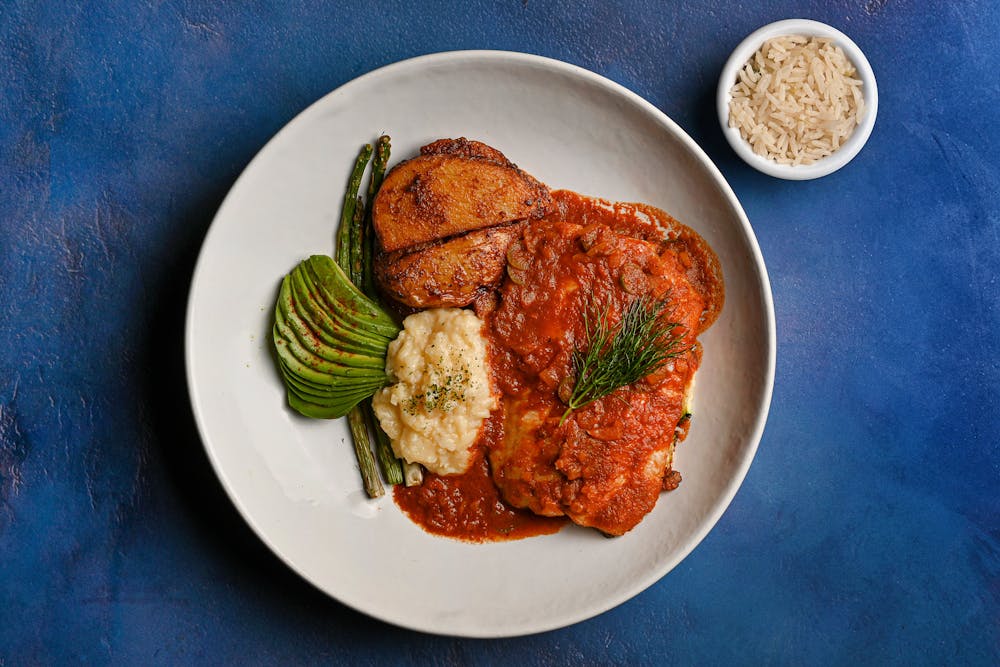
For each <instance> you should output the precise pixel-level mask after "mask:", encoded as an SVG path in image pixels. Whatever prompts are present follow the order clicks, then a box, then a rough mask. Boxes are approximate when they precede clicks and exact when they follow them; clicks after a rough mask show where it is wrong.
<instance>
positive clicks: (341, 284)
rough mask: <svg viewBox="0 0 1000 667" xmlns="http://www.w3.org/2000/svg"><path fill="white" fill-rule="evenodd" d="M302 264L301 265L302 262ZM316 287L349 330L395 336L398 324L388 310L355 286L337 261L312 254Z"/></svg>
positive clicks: (310, 267)
mask: <svg viewBox="0 0 1000 667" xmlns="http://www.w3.org/2000/svg"><path fill="white" fill-rule="evenodd" d="M300 266H301V265H300ZM305 266H306V268H307V269H308V270H309V271H311V272H312V273H311V274H310V277H311V278H312V282H313V284H314V285H315V286H316V287H317V290H316V291H317V294H318V296H319V297H320V299H319V300H320V301H324V300H325V302H326V303H327V305H328V306H329V307H330V315H331V316H332V317H333V318H335V319H338V320H339V321H341V322H343V323H344V324H345V325H346V326H347V327H348V328H350V329H361V330H362V331H365V332H369V333H375V334H379V335H381V336H383V337H384V338H387V339H389V340H392V339H394V338H395V337H396V336H398V335H399V327H398V326H397V325H396V323H395V322H394V321H393V320H392V318H391V317H390V316H389V314H388V313H386V312H385V311H383V310H382V309H381V308H379V306H378V304H376V303H375V302H374V301H372V300H371V299H369V298H368V297H367V296H365V295H364V294H363V293H362V292H361V290H359V289H358V288H357V287H355V286H354V284H353V283H352V282H351V280H350V278H348V277H347V275H346V274H345V273H344V271H343V269H341V268H340V267H339V266H338V265H337V263H336V262H334V261H333V260H332V259H331V258H329V257H326V256H324V255H313V256H312V257H310V258H309V259H308V260H306V262H305Z"/></svg>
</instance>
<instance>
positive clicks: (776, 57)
mask: <svg viewBox="0 0 1000 667" xmlns="http://www.w3.org/2000/svg"><path fill="white" fill-rule="evenodd" d="M861 86H862V83H861V79H860V78H858V73H857V70H856V69H855V68H854V65H853V64H852V63H851V61H850V60H849V59H848V58H847V56H845V55H844V52H843V51H842V50H841V48H840V47H839V46H836V45H835V44H834V43H833V42H832V41H831V40H829V39H826V38H822V37H808V38H807V37H804V36H802V35H786V36H783V37H776V38H774V39H769V40H767V41H766V42H764V45H763V46H761V47H760V50H758V51H757V52H756V53H755V54H754V55H753V57H752V58H750V60H749V61H747V63H746V65H744V67H743V69H741V70H740V72H739V80H738V81H737V82H736V84H735V85H734V86H733V87H732V88H731V89H730V91H729V92H730V94H731V95H732V101H730V103H729V127H737V128H739V130H740V134H741V135H742V136H743V138H744V139H745V140H746V141H747V143H749V144H750V146H751V147H752V148H753V152H754V153H756V154H757V155H761V156H763V157H766V158H768V159H771V160H774V161H775V162H777V163H778V164H788V165H798V164H811V163H813V162H815V161H816V160H819V159H821V158H824V157H826V156H828V155H830V154H832V153H833V152H834V151H835V150H837V149H838V148H840V146H841V145H842V144H843V143H844V141H845V140H846V139H847V137H849V136H850V134H851V132H853V131H854V128H855V127H857V125H858V123H860V122H861V116H862V115H863V112H864V108H865V99H864V95H863V94H862V92H861Z"/></svg>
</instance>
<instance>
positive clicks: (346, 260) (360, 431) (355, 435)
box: [335, 144, 385, 498]
mask: <svg viewBox="0 0 1000 667" xmlns="http://www.w3.org/2000/svg"><path fill="white" fill-rule="evenodd" d="M371 157H372V145H371V144H365V145H364V146H363V147H362V148H361V152H360V153H359V154H358V159H357V160H356V161H355V163H354V169H353V170H352V171H351V178H350V180H349V181H348V183H347V194H346V195H345V196H344V208H343V210H342V211H341V213H340V228H339V229H338V230H337V252H336V256H335V259H336V260H337V264H339V265H340V268H342V269H343V270H344V273H346V274H347V275H348V276H350V275H351V255H352V249H351V245H352V244H351V229H352V227H353V225H354V221H355V218H356V217H357V214H358V210H357V209H358V202H359V201H360V197H358V191H359V190H360V189H361V178H362V176H364V173H365V167H367V166H368V162H369V160H371ZM361 215H364V212H363V210H362V212H361ZM347 423H348V426H350V429H351V439H352V440H353V441H354V454H355V456H357V459H358V468H360V470H361V480H362V481H363V482H364V485H365V492H366V493H367V494H368V497H369V498H378V497H379V496H382V495H385V488H384V487H383V486H382V482H381V480H379V478H378V472H377V470H376V468H375V457H373V456H372V447H371V441H370V439H369V437H368V425H367V424H366V423H365V413H364V411H363V410H362V409H361V408H359V407H357V406H355V407H353V408H351V410H350V412H348V413H347Z"/></svg>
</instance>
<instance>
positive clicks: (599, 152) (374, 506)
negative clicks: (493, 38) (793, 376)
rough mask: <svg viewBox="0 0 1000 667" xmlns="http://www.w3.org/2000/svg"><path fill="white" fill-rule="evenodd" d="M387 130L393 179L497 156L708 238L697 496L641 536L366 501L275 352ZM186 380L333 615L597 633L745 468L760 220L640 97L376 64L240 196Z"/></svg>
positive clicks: (592, 87)
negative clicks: (493, 536) (282, 298)
mask: <svg viewBox="0 0 1000 667" xmlns="http://www.w3.org/2000/svg"><path fill="white" fill-rule="evenodd" d="M382 131H385V132H387V133H389V134H390V135H391V136H392V138H393V160H392V161H393V163H395V162H396V161H398V160H400V159H402V158H405V157H409V156H413V155H414V154H416V152H417V150H418V148H419V146H421V145H422V144H425V143H427V142H429V141H431V140H433V139H436V138H439V137H458V136H466V137H470V138H475V139H480V140H482V141H485V142H487V143H489V144H491V145H493V146H495V147H497V148H499V149H500V150H502V151H503V152H504V153H505V154H506V155H507V156H508V157H509V158H510V159H511V160H513V161H514V162H516V163H517V164H518V165H519V166H521V167H522V168H523V169H525V170H526V171H528V172H529V173H531V174H533V175H534V176H536V177H537V178H539V179H541V180H542V181H543V182H545V183H547V184H548V185H549V186H551V187H553V188H570V189H573V190H576V191H578V192H582V193H585V194H592V195H599V196H602V197H605V198H608V199H617V200H626V201H643V202H649V203H652V204H654V205H657V206H659V207H661V208H663V209H665V210H667V211H669V212H670V213H672V214H673V215H674V216H675V217H677V218H679V219H680V220H682V221H683V222H685V223H687V224H688V225H690V226H692V227H694V228H695V229H696V230H698V231H699V232H700V233H701V234H702V235H703V236H704V237H705V238H706V239H707V240H708V242H709V243H710V244H711V245H712V247H713V248H714V249H715V251H716V252H717V253H718V255H719V257H720V259H721V262H722V266H723V270H724V273H725V279H726V289H727V298H726V305H725V308H724V310H723V312H722V316H721V317H720V319H719V320H718V322H716V324H715V325H714V326H713V327H712V328H711V330H710V331H709V332H707V333H706V334H705V335H704V336H703V337H702V339H701V340H702V342H703V344H704V348H705V354H704V362H703V367H702V369H701V370H700V371H699V374H698V381H697V385H696V394H695V399H694V400H695V407H694V419H693V422H692V427H691V433H690V437H689V438H688V439H687V441H686V442H684V443H683V445H682V446H681V447H680V448H679V450H678V454H677V457H676V467H677V469H678V470H680V471H681V473H682V475H683V477H684V482H683V484H681V486H680V488H679V489H678V490H677V491H675V492H673V493H670V494H666V495H664V496H662V497H661V498H660V501H659V504H658V505H657V507H656V509H655V510H654V511H653V512H652V513H651V514H650V515H649V516H647V517H646V519H645V520H644V521H643V522H642V523H641V524H640V525H639V526H638V527H637V528H636V529H635V530H633V531H632V532H630V533H629V534H627V535H626V536H624V537H621V538H618V539H605V538H603V537H601V536H600V535H598V534H597V533H596V532H594V531H588V530H584V529H580V528H577V527H575V526H571V527H567V528H565V529H563V530H562V531H561V532H560V533H557V534H555V535H549V536H544V537H536V538H529V539H526V540H521V541H515V542H506V543H498V544H467V543H463V542H458V541H453V540H449V539H445V538H441V537H434V536H432V535H429V534H427V533H425V532H423V531H422V530H421V529H420V528H418V527H417V526H416V525H414V524H413V523H411V522H410V521H409V520H408V519H407V518H406V517H405V516H404V515H403V514H402V513H401V512H400V511H399V510H398V508H397V507H396V506H395V505H394V504H393V501H392V499H391V498H390V497H388V496H387V497H386V498H383V499H381V500H379V501H369V500H367V499H366V497H365V496H364V495H363V492H362V490H361V483H360V480H359V478H358V473H357V469H356V465H355V463H354V458H353V452H352V449H351V445H350V441H349V435H348V431H347V428H346V425H345V423H344V420H337V421H323V420H309V419H305V418H302V417H300V416H298V415H297V414H294V413H293V412H292V411H290V410H289V409H288V408H287V407H286V404H285V396H284V394H285V391H284V388H283V386H282V383H281V380H280V379H279V376H278V373H277V371H276V369H275V367H274V363H273V360H272V357H271V353H270V349H269V346H270V338H269V332H270V328H271V317H272V315H271V312H272V308H273V304H274V300H275V296H276V290H277V288H278V284H279V281H280V279H281V277H282V276H283V275H284V274H285V273H286V272H288V271H289V270H290V269H291V268H292V267H293V266H294V265H295V264H296V263H297V262H298V261H300V260H301V259H303V258H304V257H306V256H308V255H309V254H312V253H331V252H332V249H333V235H334V229H335V226H336V222H337V218H338V215H339V210H340V201H341V198H342V197H343V193H344V187H345V184H346V182H347V177H348V173H349V171H350V167H351V165H352V163H353V161H354V158H355V156H356V154H357V150H358V148H359V147H360V145H361V144H362V143H364V142H367V141H371V140H373V139H374V138H375V137H376V136H377V134H378V133H379V132H382ZM186 347H187V375H188V383H189V387H190V392H191V402H192V405H193V408H194V414H195V418H196V419H197V422H198V426H199V429H200V432H201V437H202V439H203V441H204V444H205V447H206V449H207V450H208V455H209V458H210V459H211V461H212V464H213V466H214V467H215V470H216V472H217V474H218V476H219V478H220V479H221V480H222V484H223V485H224V486H225V488H226V490H227V491H228V493H229V495H230V497H231V498H232V500H233V502H234V503H235V504H236V507H237V508H238V509H239V511H240V512H241V513H242V514H243V516H244V517H245V518H246V520H247V522H248V523H249V524H250V525H251V526H252V527H253V529H254V530H255V531H256V533H257V534H258V535H259V536H260V538H261V539H262V540H263V541H264V542H265V543H267V545H268V546H269V547H270V548H271V549H272V550H273V551H274V552H275V553H276V554H277V555H278V556H279V557H280V558H281V559H282V560H284V561H285V562H286V563H287V564H288V565H289V567H291V568H292V569H293V570H295V571H296V572H298V573H299V574H300V575H302V576H303V577H304V578H305V579H307V580H308V581H310V582H312V583H313V584H314V585H315V586H317V587H318V588H319V589H321V590H323V591H325V592H326V593H328V594H329V595H331V596H333V597H335V598H336V599H338V600H340V601H341V602H343V603H345V604H347V605H350V606H351V607H354V608H355V609H358V610H360V611H362V612H365V613H367V614H370V615H372V616H375V617H377V618H380V619H383V620H385V621H388V622H390V623H395V624H398V625H401V626H405V627H409V628H413V629H417V630H423V631H427V632H434V633H441V634H449V635H460V636H475V637H502V636H511V635H520V634H528V633H533V632H539V631H542V630H548V629H552V628H557V627H561V626H565V625H569V624H571V623H574V622H577V621H580V620H583V619H586V618H589V617H591V616H594V615H596V614H598V613H600V612H603V611H605V610H607V609H610V608H612V607H614V606H616V605H618V604H620V603H621V602H624V601H625V600H627V599H629V598H631V597H632V596H634V595H636V594H637V593H639V592H640V591H642V590H643V589H645V588H646V587H647V586H649V585H651V584H652V583H654V582H655V581H657V580H658V579H660V578H661V577H662V576H663V575H664V574H666V573H667V572H669V571H670V569H671V568H673V567H674V566H675V565H677V563H679V562H680V561H681V559H683V558H684V557H685V556H686V555H687V554H688V553H689V552H690V551H691V550H692V549H693V548H694V547H695V546H696V545H697V544H698V542H699V541H701V539H702V538H704V537H705V535H706V534H707V533H708V531H709V530H710V529H711V528H712V526H713V525H714V524H715V522H716V521H717V520H718V519H719V517H720V516H721V514H722V512H723V511H724V510H725V509H726V507H727V505H728V504H729V502H730V501H731V500H732V498H733V495H734V494H735V493H736V490H737V488H738V487H739V485H740V482H741V481H742V480H743V477H744V475H745V474H746V472H747V469H748V467H749V465H750V461H751V459H752V458H753V455H754V452H755V450H756V448H757V443H758V441H759V439H760V435H761V432H762V430H763V427H764V421H765V418H766V414H767V409H768V405H769V403H770V397H771V387H772V383H773V377H774V359H775V335H774V313H773V305H772V302H771V292H770V286H769V284H768V280H767V275H766V272H765V269H764V264H763V261H762V259H761V255H760V250H759V248H758V246H757V242H756V239H755V238H754V235H753V232H752V230H751V228H750V224H749V222H748V221H747V219H746V216H745V214H744V213H743V210H742V208H741V207H740V204H739V202H738V201H737V200H736V197H735V196H734V195H733V193H732V191H731V190H730V188H729V186H728V185H727V184H726V182H725V180H724V179H723V178H722V176H721V175H720V174H719V172H718V170H717V169H716V168H715V167H714V166H713V165H712V164H711V162H710V161H709V160H708V158H707V157H706V156H705V154H704V153H703V152H702V151H701V149H699V148H698V146H697V145H696V144H695V143H694V142H693V141H692V140H691V139H690V138H689V137H688V136H687V135H686V134H685V133H684V132H683V131H682V130H681V129H680V128H679V127H678V126H677V125H676V124H675V123H673V122H672V121H671V120H670V119H669V118H667V117H666V116H665V115H663V114H662V113H661V112H660V111H658V110H657V109H656V108H655V107H653V106H652V105H651V104H649V103H648V102H646V101H644V100H642V99H641V98H639V97H638V96H637V95H635V94H634V93H631V92H629V91H628V90H626V89H624V88H622V87H621V86H619V85H617V84H615V83H613V82H611V81H608V80H607V79H604V78H602V77H600V76H598V75H596V74H593V73H591V72H588V71H586V70H583V69H580V68H578V67H575V66H573V65H568V64H565V63H561V62H558V61H554V60H549V59H545V58H540V57H536V56H529V55H523V54H515V53H504V52H488V51H485V52H484V51H472V52H454V53H443V54H437V55H430V56H425V57H421V58H416V59H413V60H407V61H405V62H400V63H397V64H395V65H391V66H389V67H385V68H383V69H380V70H377V71H375V72H372V73H370V74H367V75H365V76H362V77H361V78H359V79H357V80H355V81H352V82H351V83H349V84H347V85H345V86H343V87H341V88H339V89H337V90H336V91H334V92H332V93H330V94H329V95H327V96H326V97H324V98H323V99H321V100H319V101H318V102H317V103H315V104H314V105H313V106H311V107H310V108H308V109H307V110H305V111H304V112H303V113H302V114H301V115H299V116H298V117H297V118H296V119H295V120H293V121H292V122H291V123H289V124H288V126H287V127H285V128H284V129H283V130H281V132H279V133H278V134H277V135H276V136H275V137H274V139H273V140H271V142H270V143H268V144H267V146H266V147H265V148H264V149H263V150H262V151H261V152H260V154H259V155H257V157H256V158H255V159H254V160H253V162H252V163H251V164H250V165H249V166H248V167H247V169H246V171H245V172H244V173H243V175H242V176H241V177H240V178H239V180H238V181H237V182H236V184H235V185H234V186H233V189H232V191H231V192H230V193H229V196H228V197H227V198H226V200H225V202H224V204H223V205H222V207H221V208H220V209H219V212H218V214H217V215H216V218H215V221H214V222H213V223H212V227H211V229H210V230H209V233H208V235H207V237H206V239H205V243H204V246H203V248H202V251H201V256H200V258H199V260H198V265H197V268H196V270H195V273H194V279H193V283H192V286H191V294H190V299H189V303H188V313H187V330H186Z"/></svg>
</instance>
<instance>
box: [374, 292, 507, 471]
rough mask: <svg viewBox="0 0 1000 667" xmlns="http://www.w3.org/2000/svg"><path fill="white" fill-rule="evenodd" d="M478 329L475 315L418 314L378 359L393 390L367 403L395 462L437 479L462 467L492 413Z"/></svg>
mask: <svg viewBox="0 0 1000 667" xmlns="http://www.w3.org/2000/svg"><path fill="white" fill-rule="evenodd" d="M482 328H483V323H482V320H480V319H479V318H478V317H476V315H475V313H473V312H472V311H469V310H461V309H458V308H437V309H431V310H425V311H422V312H419V313H415V314H413V315H410V316H409V317H407V318H406V319H405V320H404V321H403V331H402V332H401V333H400V334H399V337H398V338H396V340H394V341H393V342H392V343H390V344H389V354H388V356H387V358H386V372H387V373H388V374H389V377H390V378H391V380H392V382H393V383H394V384H391V385H389V386H387V387H385V388H384V389H382V390H380V391H379V392H378V393H377V394H375V396H374V397H373V399H372V404H373V407H374V409H375V414H376V415H377V416H378V420H379V423H380V424H381V425H382V428H383V429H384V430H385V432H386V433H387V434H388V435H389V437H390V438H391V439H392V447H393V449H394V450H395V452H396V455H397V456H399V457H400V458H402V459H405V460H406V461H409V462H410V463H421V464H423V465H424V467H426V468H427V469H428V470H430V471H431V472H435V473H438V474H440V475H452V474H458V473H462V472H465V470H466V469H467V468H468V466H469V462H470V458H471V453H470V448H471V447H472V444H473V443H474V442H475V440H476V436H477V435H478V433H479V429H480V427H481V426H482V424H483V420H484V419H485V418H486V417H488V416H489V414H490V411H491V410H493V408H494V407H496V398H495V397H494V396H493V394H492V393H491V392H490V382H489V371H488V367H487V361H486V339H485V338H484V337H483V333H482Z"/></svg>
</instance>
